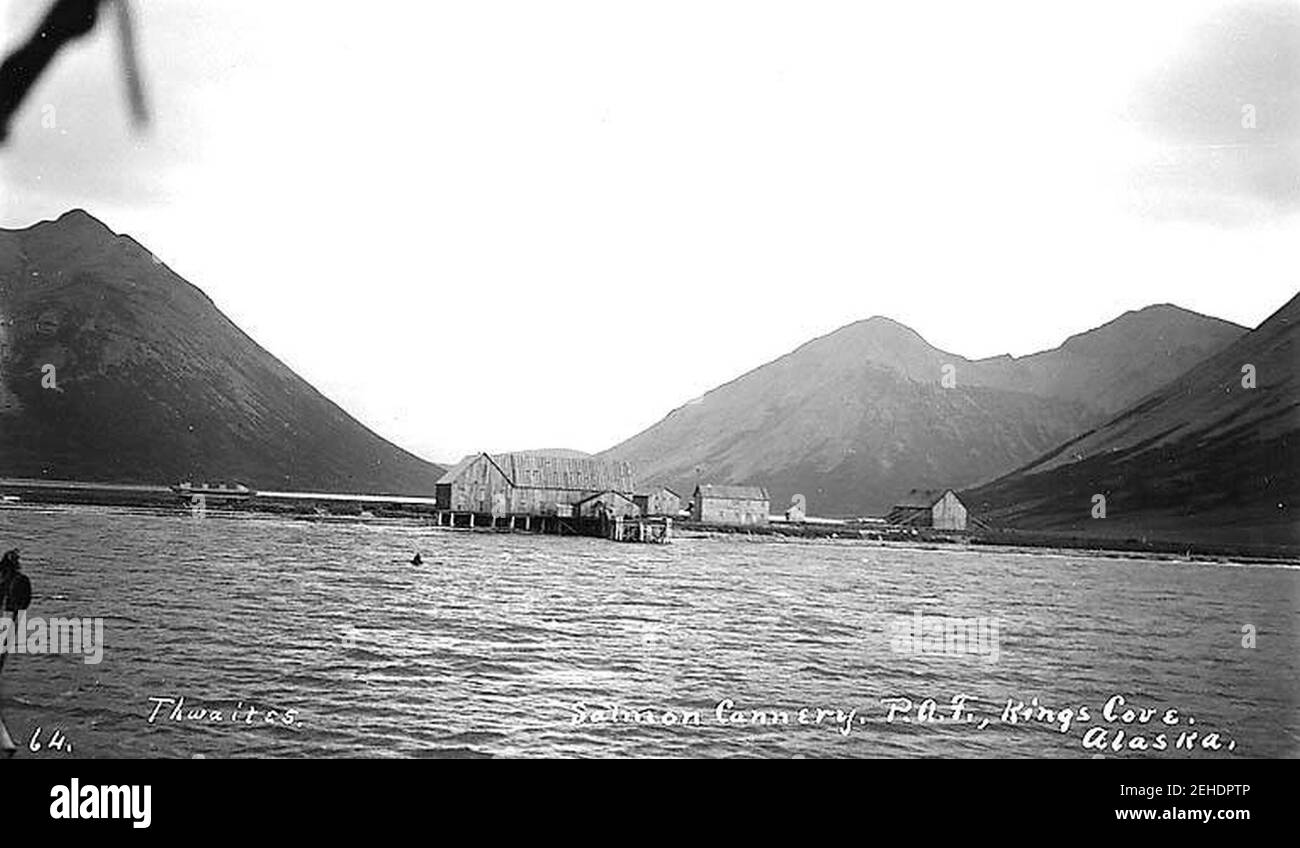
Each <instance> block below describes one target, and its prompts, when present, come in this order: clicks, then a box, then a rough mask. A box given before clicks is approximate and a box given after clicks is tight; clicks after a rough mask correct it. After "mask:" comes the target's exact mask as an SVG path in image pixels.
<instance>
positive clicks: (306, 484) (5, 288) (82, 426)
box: [0, 210, 442, 494]
mask: <svg viewBox="0 0 1300 848" xmlns="http://www.w3.org/2000/svg"><path fill="white" fill-rule="evenodd" d="M46 366H53V371H52V372H50V371H49V370H48V369H47V368H46ZM51 373H52V376H53V378H54V379H53V383H54V385H53V387H43V386H42V381H43V378H45V377H46V376H47V375H50V374H51ZM46 382H47V383H48V381H46ZM441 473H442V469H441V468H440V467H439V466H437V465H434V464H432V463H429V462H425V461H424V460H422V459H420V458H419V457H416V456H414V455H412V454H410V453H407V452H406V451H404V450H402V449H401V448H398V447H396V446H395V445H393V444H391V443H389V442H387V441H385V440H384V439H382V438H380V437H379V436H377V435H375V434H374V433H372V432H371V431H370V430H368V429H366V427H365V426H364V425H362V424H361V423H359V422H358V421H357V420H356V419H354V418H352V417H351V416H350V415H348V414H347V413H346V412H344V411H343V410H342V409H340V408H339V407H338V406H336V405H335V404H333V403H332V402H330V401H329V399H327V398H326V397H324V396H323V395H321V394H320V392H318V391H316V390H315V389H313V388H312V387H311V386H310V385H308V384H307V383H306V382H305V381H304V380H303V379H302V378H301V377H299V376H298V375H296V374H295V373H294V372H293V371H291V370H289V368H287V367H285V365H284V364H283V363H281V362H280V361H279V360H277V359H276V358H275V357H274V356H272V355H271V354H269V353H267V352H266V351H265V350H264V349H262V348H261V347H259V346H258V345H257V343H256V342H254V341H253V340H252V339H250V338H249V337H248V336H246V335H245V334H244V333H243V332H242V331H241V330H240V329H239V328H238V327H236V326H235V325H234V324H233V323H231V321H230V320H229V319H228V318H226V316H225V315H223V314H221V312H220V311H219V310H218V309H217V308H216V306H214V305H213V303H212V301H211V300H209V299H208V298H207V296H206V295H204V294H203V293H202V292H201V291H199V290H198V289H197V288H195V287H194V286H192V285H190V284H189V283H187V282H186V281H185V280H183V279H181V278H180V277H179V276H177V275H176V274H174V273H172V272H171V271H170V270H169V269H168V268H167V267H166V266H164V265H161V264H158V263H157V262H156V261H155V260H154V258H153V256H152V254H151V253H150V252H149V251H148V250H146V249H145V248H144V247H142V246H140V245H139V244H138V243H136V242H135V241H134V240H132V239H131V238H129V237H127V236H121V235H116V234H114V233H113V232H112V231H111V230H109V229H108V228H107V227H106V226H104V225H103V224H102V223H100V222H99V221H97V220H96V219H94V218H93V217H91V216H90V215H88V214H87V213H85V212H83V211H80V210H77V211H73V212H69V213H67V214H65V215H63V216H62V217H60V218H59V219H58V220H57V221H45V222H42V223H39V224H36V225H34V226H32V227H29V228H27V229H23V230H0V477H25V478H46V479H76V480H84V481H95V482H132V483H166V484H169V483H175V482H179V481H183V480H192V481H195V482H201V481H216V480H228V481H234V480H238V481H241V482H244V483H247V484H248V485H251V486H254V487H258V488H266V489H288V490H307V491H327V492H355V493H388V494H428V493H431V492H432V491H433V484H434V481H435V480H437V478H438V476H439V475H440V474H441Z"/></svg>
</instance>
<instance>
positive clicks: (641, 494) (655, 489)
mask: <svg viewBox="0 0 1300 848" xmlns="http://www.w3.org/2000/svg"><path fill="white" fill-rule="evenodd" d="M660 492H667V493H668V494H670V495H672V496H673V497H675V498H677V499H678V500H680V499H681V497H682V496H681V495H679V494H677V493H676V492H674V491H673V490H672V489H670V488H669V487H668V486H651V487H650V488H648V489H647V488H642V489H641V490H640V491H638V492H637V493H636V496H637V497H638V498H648V497H650V496H651V495H657V494H659V493H660Z"/></svg>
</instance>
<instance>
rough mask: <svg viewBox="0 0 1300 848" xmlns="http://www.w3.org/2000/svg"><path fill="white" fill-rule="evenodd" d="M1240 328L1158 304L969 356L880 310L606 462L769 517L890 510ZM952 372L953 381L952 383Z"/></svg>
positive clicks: (1021, 453)
mask: <svg viewBox="0 0 1300 848" xmlns="http://www.w3.org/2000/svg"><path fill="white" fill-rule="evenodd" d="M1244 332H1245V328H1243V327H1238V326H1237V325H1235V324H1231V323H1228V322H1226V321H1220V320H1218V319H1215V318H1209V317H1206V316H1203V315H1198V314H1196V313H1193V312H1189V311H1187V310H1184V309H1179V308H1178V307H1175V306H1170V305H1160V306H1152V307H1148V308H1146V309H1142V310H1138V311H1135V312H1128V313H1125V314H1124V315H1121V316H1120V317H1119V318H1117V319H1115V320H1114V321H1112V322H1110V323H1108V324H1106V325H1105V326H1103V327H1099V328H1097V329H1095V330H1091V331H1089V332H1086V333H1081V334H1079V335H1076V336H1073V337H1071V338H1070V339H1068V340H1067V341H1066V342H1065V343H1064V344H1062V345H1061V346H1060V347H1058V348H1055V349H1054V350H1050V351H1044V352H1042V353H1037V354H1033V355H1031V356H1025V357H1020V358H1013V357H1010V356H1001V357H993V358H990V359H983V360H974V361H972V360H968V359H965V358H963V357H960V356H957V355H955V354H951V353H946V352H944V351H942V350H939V349H937V348H935V347H933V346H932V345H930V344H929V343H928V342H926V341H925V339H923V338H922V337H921V336H920V335H918V334H917V333H916V332H915V331H913V330H911V329H909V328H908V327H905V326H903V325H902V324H899V323H897V322H895V321H892V320H890V319H888V318H882V317H875V318H870V319H867V320H865V321H859V322H857V323H854V324H850V325H848V326H847V327H843V328H841V329H839V330H836V331H835V332H833V333H831V334H829V335H827V336H823V337H821V338H818V339H815V340H813V341H811V342H808V343H807V344H805V345H803V346H802V347H800V348H798V349H797V350H795V351H793V352H791V353H789V354H787V355H785V356H783V357H781V358H780V359H777V360H776V361H774V362H771V363H768V364H767V365H764V366H762V367H760V368H758V369H756V370H754V371H751V372H749V373H748V374H745V375H744V376H742V377H740V378H738V379H736V380H733V381H732V382H730V383H727V384H726V385H723V386H721V387H719V388H716V389H714V390H712V391H710V392H708V393H707V394H705V395H704V396H703V397H701V398H699V399H697V400H695V401H692V402H690V403H688V404H686V405H685V406H682V407H680V408H678V409H676V410H674V411H673V412H672V413H670V414H669V415H668V416H667V417H666V418H664V419H663V420H662V421H660V422H659V423H658V424H656V425H654V426H653V427H651V428H649V429H648V430H646V431H644V432H642V433H640V434H639V435H637V436H634V437H633V438H631V439H629V440H628V441H626V442H623V443H622V444H620V445H617V446H616V447H614V448H611V449H610V450H608V451H606V452H605V453H604V454H602V456H605V457H608V458H613V459H626V460H633V461H635V462H637V463H638V466H639V468H640V470H641V473H642V475H643V477H644V478H645V480H646V482H648V483H650V482H652V483H667V484H670V485H675V486H678V487H682V488H679V489H678V491H683V492H689V491H691V490H692V489H693V486H694V483H695V482H696V479H697V472H696V469H699V475H698V477H699V479H703V480H708V481H710V482H720V483H756V484H761V485H765V486H767V487H768V488H769V490H770V491H771V493H772V506H773V509H774V510H778V509H782V508H784V506H785V505H786V504H787V503H788V502H789V500H790V497H791V496H792V495H793V494H795V493H800V494H803V495H804V496H805V497H806V498H807V500H808V507H809V510H810V512H812V513H813V514H818V515H864V514H883V513H884V512H885V511H886V510H887V509H888V508H889V507H890V506H891V505H892V504H893V503H896V502H897V500H898V498H900V497H902V496H903V495H905V494H906V493H907V492H908V491H910V490H912V489H914V488H943V487H953V488H961V487H963V486H968V485H972V484H975V483H979V482H983V481H987V480H991V479H993V478H995V477H997V476H999V475H1001V474H1004V473H1006V472H1008V471H1010V470H1012V469H1014V468H1017V467H1019V466H1021V465H1023V464H1025V463H1026V462H1029V461H1030V460H1032V459H1033V458H1034V457H1036V456H1039V455H1041V454H1042V453H1043V452H1045V451H1047V450H1049V449H1050V448H1052V447H1054V446H1055V445H1058V444H1060V443H1061V442H1062V441H1064V440H1066V439H1068V438H1070V437H1072V436H1075V435H1077V434H1078V433H1080V432H1081V431H1083V430H1086V429H1088V428H1089V427H1092V426H1095V425H1096V424H1099V423H1101V421H1103V420H1105V419H1106V418H1107V417H1108V416H1109V415H1110V414H1113V412H1114V411H1116V410H1118V409H1120V408H1122V407H1123V406H1124V405H1126V404H1128V403H1131V402H1132V401H1134V400H1135V399H1137V398H1139V397H1141V396H1142V395H1144V394H1146V393H1147V392H1149V391H1151V390H1152V389H1154V388H1156V387H1157V386H1159V385H1160V384H1162V383H1164V382H1165V381H1167V380H1169V379H1171V378H1172V377H1174V376H1176V375H1177V374H1179V373H1181V372H1183V371H1185V370H1186V369H1187V368H1190V367H1191V366H1192V365H1194V364H1195V363H1197V362H1198V361H1200V360H1202V359H1204V358H1205V357H1206V356H1208V355H1210V354H1212V353H1215V352H1217V351H1219V350H1221V349H1222V348H1223V347H1225V346H1226V345H1228V344H1230V343H1232V342H1233V341H1235V340H1236V339H1238V338H1240V336H1241V335H1242V334H1243V333H1244ZM945 375H948V376H950V377H951V379H952V385H951V386H950V387H945V385H944V377H945Z"/></svg>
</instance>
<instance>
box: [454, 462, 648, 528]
mask: <svg viewBox="0 0 1300 848" xmlns="http://www.w3.org/2000/svg"><path fill="white" fill-rule="evenodd" d="M633 478H634V474H633V468H632V464H631V463H628V462H605V461H603V460H598V459H591V458H588V457H557V456H549V455H547V454H540V453H527V452H524V453H503V454H487V453H478V454H470V455H469V456H467V457H465V458H464V459H462V460H461V461H460V462H458V463H456V465H455V466H454V467H452V468H451V469H450V470H449V471H447V473H446V474H444V475H443V476H442V478H441V479H439V480H438V482H437V484H436V485H435V486H434V499H435V501H436V504H437V508H438V509H439V510H443V511H448V512H460V513H471V514H479V515H486V514H491V515H492V516H494V517H501V516H507V515H530V516H531V515H543V516H559V517H562V518H568V517H570V516H573V515H578V514H580V512H581V511H580V510H579V509H578V507H579V506H580V505H582V504H583V503H584V502H585V501H589V500H590V501H592V502H593V505H594V500H595V499H593V498H592V496H602V495H603V496H604V500H603V503H604V504H605V505H606V506H607V507H609V508H612V509H614V510H615V511H616V512H618V513H620V514H632V513H631V508H634V506H635V505H634V504H633V501H632V497H633V491H634V488H635V486H634V483H633Z"/></svg>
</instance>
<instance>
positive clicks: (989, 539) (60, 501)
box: [0, 483, 1300, 567]
mask: <svg viewBox="0 0 1300 848" xmlns="http://www.w3.org/2000/svg"><path fill="white" fill-rule="evenodd" d="M9 488H12V487H11V486H7V485H5V484H3V483H0V495H3V494H7V490H8V489H9ZM59 494H62V495H66V494H68V492H67V490H59ZM76 495H77V496H76V497H66V496H65V497H57V496H55V491H54V490H40V489H37V490H34V491H29V492H28V493H25V494H24V495H23V496H22V497H21V500H19V501H17V502H0V512H3V511H8V510H13V511H15V512H19V511H24V510H31V509H41V508H54V509H76V508H78V507H89V508H97V509H105V510H111V511H120V512H122V513H124V514H134V515H152V516H156V517H159V518H168V517H176V518H185V517H187V514H188V513H189V512H190V508H189V506H188V504H186V503H184V502H183V501H180V500H179V499H178V497H177V496H176V495H175V493H174V492H171V491H170V490H168V489H165V488H162V487H144V486H138V487H121V488H118V487H102V488H101V487H96V486H94V485H93V484H92V485H90V486H86V487H81V488H78V489H77V490H76ZM365 507H368V508H363V507H362V506H361V505H359V504H356V503H351V502H347V501H339V502H333V503H329V504H325V505H321V504H319V503H313V504H310V505H309V504H304V503H292V504H291V503H274V504H271V503H267V502H264V501H261V502H257V501H245V502H241V503H231V504H225V505H222V506H211V505H210V506H208V507H207V510H206V519H191V520H212V519H239V518H278V519H285V520H290V521H299V522H310V523H316V524H330V525H334V524H343V525H351V524H365V525H371V526H393V527H409V528H419V529H425V530H431V531H439V532H449V533H485V534H499V535H512V531H509V530H504V529H493V528H489V527H479V528H475V529H470V528H466V527H456V528H453V527H439V526H437V525H436V524H434V523H433V517H432V515H431V514H430V512H429V510H428V509H427V508H424V507H419V506H415V505H400V504H395V505H383V506H381V505H378V504H374V505H371V504H366V505H365ZM513 535H542V534H539V533H536V532H529V531H524V530H516V531H513ZM674 536H675V537H676V538H679V539H712V540H716V541H724V542H732V543H750V544H785V543H789V542H792V541H794V542H810V543H820V544H843V545H857V546H861V547H864V548H865V547H869V548H897V549H903V550H932V551H936V552H952V551H959V550H972V549H975V550H978V549H981V548H985V549H988V550H990V551H993V550H998V551H1006V552H1012V553H1019V554H1023V555H1027V556H1047V555H1049V554H1055V555H1069V556H1086V557H1089V558H1097V559H1123V560H1145V561H1154V562H1167V563H1170V564H1182V563H1189V564H1207V565H1216V564H1217V565H1269V566H1289V567H1300V550H1292V549H1287V548H1286V547H1285V546H1277V545H1270V546H1245V545H1231V544H1213V543H1184V542H1172V541H1160V540H1139V539H1113V538H1102V537H1095V538H1094V537H1081V536H1079V535H1077V534H1064V533H1063V534H1053V533H1049V532H1044V531H1017V530H1008V529H1001V530H992V531H971V532H966V533H958V532H954V531H927V530H923V529H911V528H889V527H880V526H878V525H868V526H863V525H857V524H851V523H850V524H842V525H830V524H766V525H755V526H735V525H707V524H697V523H695V522H691V521H688V520H679V521H677V522H675V523H674Z"/></svg>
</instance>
